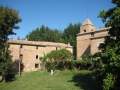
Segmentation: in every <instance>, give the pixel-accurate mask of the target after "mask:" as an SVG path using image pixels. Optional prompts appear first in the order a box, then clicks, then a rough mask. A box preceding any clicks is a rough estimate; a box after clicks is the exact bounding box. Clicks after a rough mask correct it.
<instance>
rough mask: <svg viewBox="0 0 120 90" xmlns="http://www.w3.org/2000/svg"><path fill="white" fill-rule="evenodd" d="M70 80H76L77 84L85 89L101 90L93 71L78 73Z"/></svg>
mask: <svg viewBox="0 0 120 90" xmlns="http://www.w3.org/2000/svg"><path fill="white" fill-rule="evenodd" d="M69 82H74V83H75V86H78V87H80V89H83V90H100V89H99V88H98V86H97V83H96V81H95V77H94V75H93V74H92V73H79V74H76V75H74V76H73V78H72V80H70V81H69Z"/></svg>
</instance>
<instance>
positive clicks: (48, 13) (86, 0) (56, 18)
mask: <svg viewBox="0 0 120 90" xmlns="http://www.w3.org/2000/svg"><path fill="white" fill-rule="evenodd" d="M0 5H2V6H8V7H11V8H14V9H16V10H17V11H19V14H20V17H21V18H22V22H21V23H20V24H19V26H20V29H19V30H16V31H15V32H16V33H17V35H16V36H13V37H14V38H15V37H18V36H19V37H21V38H24V37H25V36H26V35H27V34H28V33H29V32H31V31H32V30H33V29H35V28H37V27H40V26H41V25H46V26H48V27H50V28H53V29H55V28H57V29H60V30H63V29H64V28H66V27H67V26H68V25H69V23H78V22H81V23H82V22H83V21H84V20H85V19H86V18H90V19H91V21H92V22H93V24H94V25H95V26H96V27H97V28H98V27H104V24H103V23H102V21H101V19H100V18H98V17H97V16H98V14H99V12H100V10H102V9H105V10H107V9H109V8H111V7H112V6H113V5H112V3H111V0H0Z"/></svg>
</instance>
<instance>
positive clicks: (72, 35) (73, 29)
mask: <svg viewBox="0 0 120 90" xmlns="http://www.w3.org/2000/svg"><path fill="white" fill-rule="evenodd" d="M79 32H80V23H77V24H69V25H68V27H67V28H65V29H64V32H63V38H64V41H65V43H70V45H72V46H73V56H74V59H76V52H77V51H76V49H77V47H76V45H77V44H76V36H77V34H78V33H79Z"/></svg>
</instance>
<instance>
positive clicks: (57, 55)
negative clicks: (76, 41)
mask: <svg viewBox="0 0 120 90" xmlns="http://www.w3.org/2000/svg"><path fill="white" fill-rule="evenodd" d="M71 59H72V53H71V52H70V51H68V50H66V49H60V50H55V51H51V52H50V53H48V54H47V55H45V56H44V57H43V60H44V62H46V68H47V69H48V70H51V69H53V70H55V69H56V68H57V67H61V68H64V64H65V61H68V60H71ZM61 65H62V66H61Z"/></svg>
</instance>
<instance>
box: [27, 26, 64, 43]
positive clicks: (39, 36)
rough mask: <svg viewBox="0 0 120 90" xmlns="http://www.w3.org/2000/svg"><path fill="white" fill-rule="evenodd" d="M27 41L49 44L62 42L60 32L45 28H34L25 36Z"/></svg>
mask: <svg viewBox="0 0 120 90" xmlns="http://www.w3.org/2000/svg"><path fill="white" fill-rule="evenodd" d="M26 37H27V39H28V40H32V41H51V42H62V41H63V39H62V38H61V37H62V32H60V31H58V30H53V29H50V28H48V27H46V26H41V27H40V28H36V29H35V30H33V31H32V32H31V33H29V34H28V35H27V36H26Z"/></svg>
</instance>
